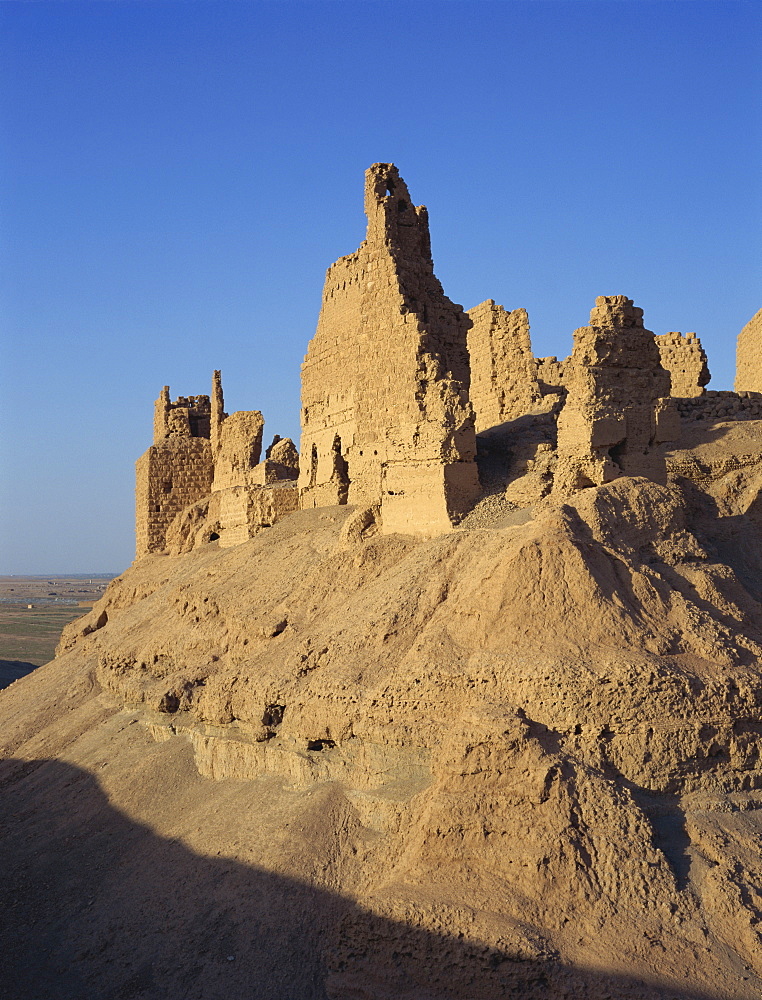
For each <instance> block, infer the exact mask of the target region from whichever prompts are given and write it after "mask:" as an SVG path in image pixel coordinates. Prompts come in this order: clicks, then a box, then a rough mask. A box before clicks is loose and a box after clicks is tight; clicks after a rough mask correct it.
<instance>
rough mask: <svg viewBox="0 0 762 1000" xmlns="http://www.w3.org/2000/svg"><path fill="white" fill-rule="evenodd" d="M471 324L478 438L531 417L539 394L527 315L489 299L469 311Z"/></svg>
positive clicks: (473, 387)
mask: <svg viewBox="0 0 762 1000" xmlns="http://www.w3.org/2000/svg"><path fill="white" fill-rule="evenodd" d="M468 318H469V319H470V320H471V328H470V330H469V331H468V353H469V357H470V361H471V390H470V394H471V402H472V403H473V407H474V411H475V413H476V430H477V433H479V432H481V431H484V430H487V429H488V428H490V427H495V426H497V425H498V424H502V423H505V422H506V421H507V420H514V419H515V418H516V417H521V416H523V415H524V414H525V413H530V412H531V411H532V409H534V407H535V406H536V405H537V403H538V402H539V401H540V397H541V392H540V386H539V384H538V380H537V363H536V361H535V358H534V355H533V354H532V344H531V340H530V336H529V318H528V316H527V313H526V310H525V309H514V310H513V311H512V312H507V311H506V310H505V309H504V308H503V306H500V305H497V303H496V302H495V301H494V300H493V299H487V301H486V302H482V304H481V305H478V306H475V307H474V308H473V309H469V310H468Z"/></svg>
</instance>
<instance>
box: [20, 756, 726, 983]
mask: <svg viewBox="0 0 762 1000" xmlns="http://www.w3.org/2000/svg"><path fill="white" fill-rule="evenodd" d="M0 794H1V795H2V813H1V816H2V820H1V822H2V828H1V829H0V851H2V853H1V854H0V857H2V863H3V876H2V882H1V883H0V908H1V909H0V912H2V914H3V919H2V924H1V925H0V963H2V969H0V995H2V996H3V997H8V998H11V997H12V998H13V1000H91V998H96V997H97V998H98V1000H133V998H134V1000H276V998H277V1000H324V998H336V1000H338V998H341V1000H384V998H389V1000H391V998H395V1000H397V998H403V1000H498V998H500V1000H502V998H506V997H516V998H522V1000H560V998H562V997H563V998H568V1000H572V998H573V1000H584V998H590V1000H593V998H594V1000H604V998H609V1000H613V998H616V1000H620V998H632V1000H634V998H638V1000H644V998H648V1000H656V998H657V997H658V998H665V997H670V998H681V1000H710V995H709V994H706V993H704V994H701V993H691V992H677V991H673V990H665V989H664V988H658V987H657V988H655V987H653V986H651V987H649V986H648V985H647V984H645V983H643V982H641V981H639V980H637V979H631V978H623V977H621V976H602V975H600V974H597V973H592V972H589V971H585V970H582V969H573V968H568V967H565V966H563V965H562V964H560V963H558V962H554V961H553V960H549V961H545V962H542V961H536V960H526V959H522V958H521V957H519V956H517V955H515V954H510V953H503V952H500V951H497V950H494V949H490V948H486V947H484V946H479V945H474V944H470V943H468V942H465V941H463V940H457V939H453V938H449V937H447V936H444V935H442V936H440V935H437V934H434V933H429V932H427V931H422V930H419V929H417V928H414V927H410V926H408V925H405V924H401V923H397V922H394V921H391V920H386V919H383V918H380V917H377V916H374V915H372V914H368V913H366V912H365V911H362V910H360V909H359V908H358V907H357V906H355V905H354V904H353V903H352V902H351V901H350V900H347V899H345V898H343V897H341V896H339V895H337V894H334V893H331V892H328V891H325V890H324V889H319V888H315V887H314V886H310V885H308V884H305V883H300V882H297V881H294V880H291V879H288V878H285V877H282V876H279V875H277V874H273V873H271V872H267V871H264V870H261V869H258V868H254V867H249V866H247V865H244V864H241V863H238V862H236V861H231V860H229V859H224V858H210V857H205V856H200V855H197V854H194V853H193V852H191V851H189V850H188V849H187V848H186V847H185V846H183V845H182V844H181V843H179V842H177V841H173V840H167V839H165V838H162V837H158V836H156V834H154V833H153V832H152V831H151V830H150V829H148V828H147V827H145V826H142V825H140V824H137V823H134V822H132V821H130V820H129V819H128V818H127V817H125V816H124V815H123V814H122V813H121V812H119V811H117V810H115V809H114V808H113V807H112V806H111V805H110V804H109V802H108V801H107V799H106V797H105V796H104V794H103V792H102V790H101V789H100V787H99V785H98V783H97V781H96V780H95V779H94V777H93V776H92V775H91V774H90V773H89V772H87V771H84V770H80V769H78V768H75V767H73V766H70V765H67V764H64V763H60V762H58V761H51V760H38V761H5V762H3V763H2V764H0ZM210 808H211V806H210ZM242 822H245V817H242Z"/></svg>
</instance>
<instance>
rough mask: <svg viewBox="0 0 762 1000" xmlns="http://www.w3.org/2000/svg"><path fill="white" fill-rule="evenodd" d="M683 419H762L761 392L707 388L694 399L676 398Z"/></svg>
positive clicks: (706, 420)
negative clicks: (717, 390) (701, 394)
mask: <svg viewBox="0 0 762 1000" xmlns="http://www.w3.org/2000/svg"><path fill="white" fill-rule="evenodd" d="M677 409H678V412H679V414H680V416H681V418H682V419H683V420H687V421H691V422H693V421H703V422H705V423H717V422H719V421H723V420H760V419H762V392H727V391H724V390H722V391H719V392H715V391H713V390H711V389H710V390H709V391H708V392H706V393H704V395H703V396H696V397H695V398H694V399H679V400H677Z"/></svg>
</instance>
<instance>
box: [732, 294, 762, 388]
mask: <svg viewBox="0 0 762 1000" xmlns="http://www.w3.org/2000/svg"><path fill="white" fill-rule="evenodd" d="M735 389H736V392H742V391H744V390H745V391H747V392H762V309H760V310H759V312H757V313H755V314H754V316H752V318H751V319H750V320H749V322H748V323H747V324H746V326H745V327H744V328H743V330H741V332H740V333H739V335H738V347H737V350H736V382H735Z"/></svg>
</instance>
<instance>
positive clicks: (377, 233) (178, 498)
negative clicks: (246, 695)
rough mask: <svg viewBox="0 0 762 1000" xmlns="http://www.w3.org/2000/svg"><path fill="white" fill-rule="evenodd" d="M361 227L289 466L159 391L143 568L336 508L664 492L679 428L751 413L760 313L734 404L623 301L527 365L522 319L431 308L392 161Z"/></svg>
mask: <svg viewBox="0 0 762 1000" xmlns="http://www.w3.org/2000/svg"><path fill="white" fill-rule="evenodd" d="M365 212H366V215H367V219H368V228H367V235H366V238H365V240H364V241H363V243H362V244H361V246H360V247H359V248H358V250H357V251H355V252H354V253H352V254H349V255H348V256H346V257H342V258H341V259H340V260H338V261H337V262H336V263H335V264H333V265H332V266H331V267H330V268H329V269H328V272H327V275H326V281H325V286H324V290H323V301H322V308H321V312H320V318H319V320H318V325H317V330H316V332H315V336H314V337H313V338H312V340H311V341H310V343H309V345H308V348H307V355H306V358H305V361H304V364H303V366H302V411H301V429H302V433H301V443H300V450H299V452H298V453H297V450H296V447H295V446H294V444H293V442H291V441H290V440H289V439H287V438H286V439H280V438H279V437H278V436H277V435H276V437H275V439H274V440H273V443H272V444H271V445H270V447H269V448H268V449H267V450H266V453H265V457H264V459H262V438H263V428H264V420H263V418H262V414H261V413H260V412H259V411H257V410H252V411H242V412H238V413H233V414H231V415H229V416H228V414H226V413H225V412H224V399H223V393H222V384H221V380H220V373H219V372H215V373H214V376H213V383H212V393H211V396H205V395H201V396H190V397H183V396H181V397H179V398H178V399H176V400H175V401H174V402H172V401H171V399H170V395H169V387H168V386H165V387H164V389H163V390H162V392H161V395H160V396H159V398H158V400H157V401H156V404H155V416H154V440H153V444H152V445H151V447H150V448H149V449H148V451H146V453H145V454H144V455H143V456H142V457H141V458H140V459H139V460H138V462H137V486H136V514H137V517H136V520H137V528H136V535H137V555H138V557H141V556H144V555H147V554H149V553H161V552H173V553H179V552H185V551H190V550H192V549H194V548H196V547H197V546H199V545H202V544H208V543H209V542H217V543H218V544H219V545H221V546H223V547H224V546H232V545H237V544H239V543H240V542H243V541H245V540H246V539H248V538H250V537H251V536H253V535H254V534H256V533H257V532H259V531H261V530H263V529H265V528H267V527H269V526H271V525H272V524H274V523H275V522H276V521H277V520H279V519H280V518H282V517H284V516H285V515H286V514H289V513H291V512H293V511H296V510H298V509H300V508H302V509H303V508H312V507H327V506H332V505H335V504H352V505H356V506H357V508H358V516H357V518H356V525H355V530H357V531H359V532H360V533H363V532H368V533H369V532H372V531H376V530H381V531H383V532H385V533H391V532H408V533H414V534H423V535H436V534H440V533H442V532H445V531H450V530H452V529H453V528H455V527H457V526H459V525H465V526H480V527H488V526H499V525H500V524H501V523H509V522H508V521H506V518H508V519H509V518H510V516H511V515H512V514H513V513H515V512H519V516H522V515H521V512H522V511H524V512H528V513H524V514H523V516H524V518H526V517H527V516H531V509H532V507H533V506H534V505H536V504H537V503H539V502H540V501H543V500H544V499H545V498H546V497H549V498H550V501H551V502H552V501H553V500H562V499H563V498H564V497H566V496H569V495H570V494H572V493H574V492H576V491H577V490H580V489H584V488H586V487H589V486H597V485H602V484H604V483H607V482H610V481H612V480H614V479H616V478H618V477H620V476H642V477H646V478H648V479H651V480H654V481H656V482H662V483H663V482H666V480H667V475H668V473H669V471H670V469H669V448H670V446H672V447H674V446H676V445H677V443H678V442H679V440H680V437H681V434H682V433H683V429H684V427H685V424H686V422H688V423H690V422H694V421H702V422H704V423H706V422H709V423H712V422H719V421H728V420H743V419H759V418H760V417H762V310H760V311H759V312H758V313H757V314H756V315H755V316H754V317H753V318H752V319H751V320H750V322H749V323H748V324H747V325H746V326H745V327H744V328H743V330H742V331H741V333H740V335H739V338H738V349H737V374H736V381H735V392H707V391H706V389H705V386H706V384H707V382H708V381H709V369H708V367H707V359H706V355H705V353H704V351H703V349H702V347H701V344H700V342H699V340H698V338H697V337H696V335H695V333H687V334H685V335H683V334H681V333H677V332H669V333H665V334H662V335H659V336H655V335H654V334H653V333H652V332H651V331H649V330H647V329H646V328H645V327H644V325H643V313H642V310H640V309H638V308H637V307H635V306H634V305H633V303H632V301H631V300H630V299H628V298H626V297H625V296H621V295H615V296H601V297H599V298H597V299H596V302H595V306H594V308H593V310H592V312H591V315H590V324H589V326H585V327H581V328H580V329H578V330H577V331H576V332H575V333H574V342H573V349H572V352H571V355H570V356H569V357H568V358H567V359H566V360H564V361H560V362H559V361H558V359H557V358H553V357H551V358H535V357H534V355H533V353H532V347H531V340H530V331H529V319H528V316H527V313H526V311H525V310H524V309H514V310H511V311H508V310H506V309H504V308H503V307H502V306H500V305H497V304H496V303H495V302H494V301H493V300H491V299H489V300H487V301H486V302H483V303H482V304H481V305H478V306H476V307H474V308H473V309H470V310H469V311H468V312H466V311H464V309H463V307H462V306H460V305H456V304H455V303H453V302H451V301H450V299H448V298H447V296H446V295H445V294H444V291H443V289H442V286H441V284H440V283H439V281H438V280H437V278H436V276H435V274H434V267H433V262H432V257H431V246H430V240H429V227H428V215H427V212H426V209H425V208H424V207H422V206H419V207H416V206H414V205H413V203H412V201H411V198H410V195H409V192H408V190H407V187H406V185H405V183H404V181H403V180H402V178H401V177H400V176H399V173H398V171H397V168H396V167H395V166H394V165H393V164H388V163H376V164H374V165H373V166H372V167H371V168H370V169H369V170H368V171H367V173H366V179H365ZM682 472H683V473H684V474H685V472H686V470H682ZM501 519H502V520H501Z"/></svg>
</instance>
